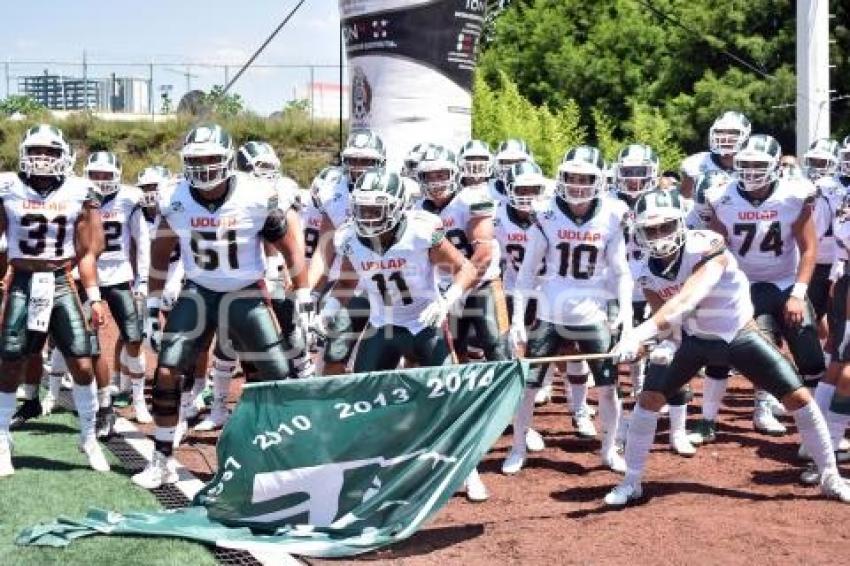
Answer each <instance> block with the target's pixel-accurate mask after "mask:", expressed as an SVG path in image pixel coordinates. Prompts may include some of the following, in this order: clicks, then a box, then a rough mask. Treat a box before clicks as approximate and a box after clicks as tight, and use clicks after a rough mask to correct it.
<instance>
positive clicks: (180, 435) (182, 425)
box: [172, 419, 189, 448]
mask: <svg viewBox="0 0 850 566" xmlns="http://www.w3.org/2000/svg"><path fill="white" fill-rule="evenodd" d="M187 432H189V423H187V422H186V420H185V419H180V421H178V423H177V426H175V427H174V440H173V441H172V446H174V448H177V447H178V446H180V443H181V442H183V439H184V438H185V437H186V433H187Z"/></svg>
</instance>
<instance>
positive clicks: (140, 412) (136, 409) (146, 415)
mask: <svg viewBox="0 0 850 566" xmlns="http://www.w3.org/2000/svg"><path fill="white" fill-rule="evenodd" d="M133 418H134V419H135V420H136V422H137V423H139V424H150V423H152V422H153V417H152V416H151V414H150V412H149V411H148V406H147V405H146V404H145V403H144V402H134V403H133Z"/></svg>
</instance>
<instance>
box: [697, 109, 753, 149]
mask: <svg viewBox="0 0 850 566" xmlns="http://www.w3.org/2000/svg"><path fill="white" fill-rule="evenodd" d="M751 131H752V126H750V121H749V120H748V119H747V117H746V116H744V115H743V114H741V113H740V112H734V111H732V110H729V111H726V112H724V113H723V115H722V116H720V117H719V118H717V119H716V120H715V121H714V123H713V124H711V128H709V130H708V147H709V148H710V149H711V152H712V153H716V154H718V155H733V154H735V153H737V152H738V151H740V150H741V148H742V147H743V146H744V143H745V142H746V141H747V138H748V137H750V132H751Z"/></svg>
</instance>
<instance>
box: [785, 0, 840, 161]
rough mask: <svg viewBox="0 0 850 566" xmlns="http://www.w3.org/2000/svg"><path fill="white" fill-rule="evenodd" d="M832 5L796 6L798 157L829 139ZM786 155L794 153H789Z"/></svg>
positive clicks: (807, 1)
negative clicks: (820, 140)
mask: <svg viewBox="0 0 850 566" xmlns="http://www.w3.org/2000/svg"><path fill="white" fill-rule="evenodd" d="M829 94H830V93H829V2H828V0H798V2H797V155H798V156H799V157H802V156H803V154H804V153H805V152H806V150H807V149H808V147H809V144H811V143H812V142H813V141H815V140H816V139H818V138H828V137H830V123H829V112H830V107H829ZM786 153H791V150H790V149H786Z"/></svg>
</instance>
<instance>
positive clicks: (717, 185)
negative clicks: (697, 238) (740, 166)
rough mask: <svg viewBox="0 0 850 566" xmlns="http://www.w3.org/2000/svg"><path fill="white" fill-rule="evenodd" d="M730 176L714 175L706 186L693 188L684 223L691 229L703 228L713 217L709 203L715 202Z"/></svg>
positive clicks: (705, 227) (723, 191) (724, 188)
mask: <svg viewBox="0 0 850 566" xmlns="http://www.w3.org/2000/svg"><path fill="white" fill-rule="evenodd" d="M730 180H731V177H725V176H723V175H716V176H714V177H712V179H711V184H710V185H709V186H707V187H701V188H695V189H694V199H693V201H691V203H692V205H691V208H690V210H689V212H688V214H687V216H686V217H685V224H686V225H687V227H688V228H689V229H691V230H704V229H707V228H708V227H709V225H710V224H711V221H712V220H713V219H714V209H713V208H712V207H711V206H712V205H711V203H713V202H717V201H718V200H720V198H721V197H722V196H723V194H724V193H725V192H726V187H728V186H729V182H730Z"/></svg>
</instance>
